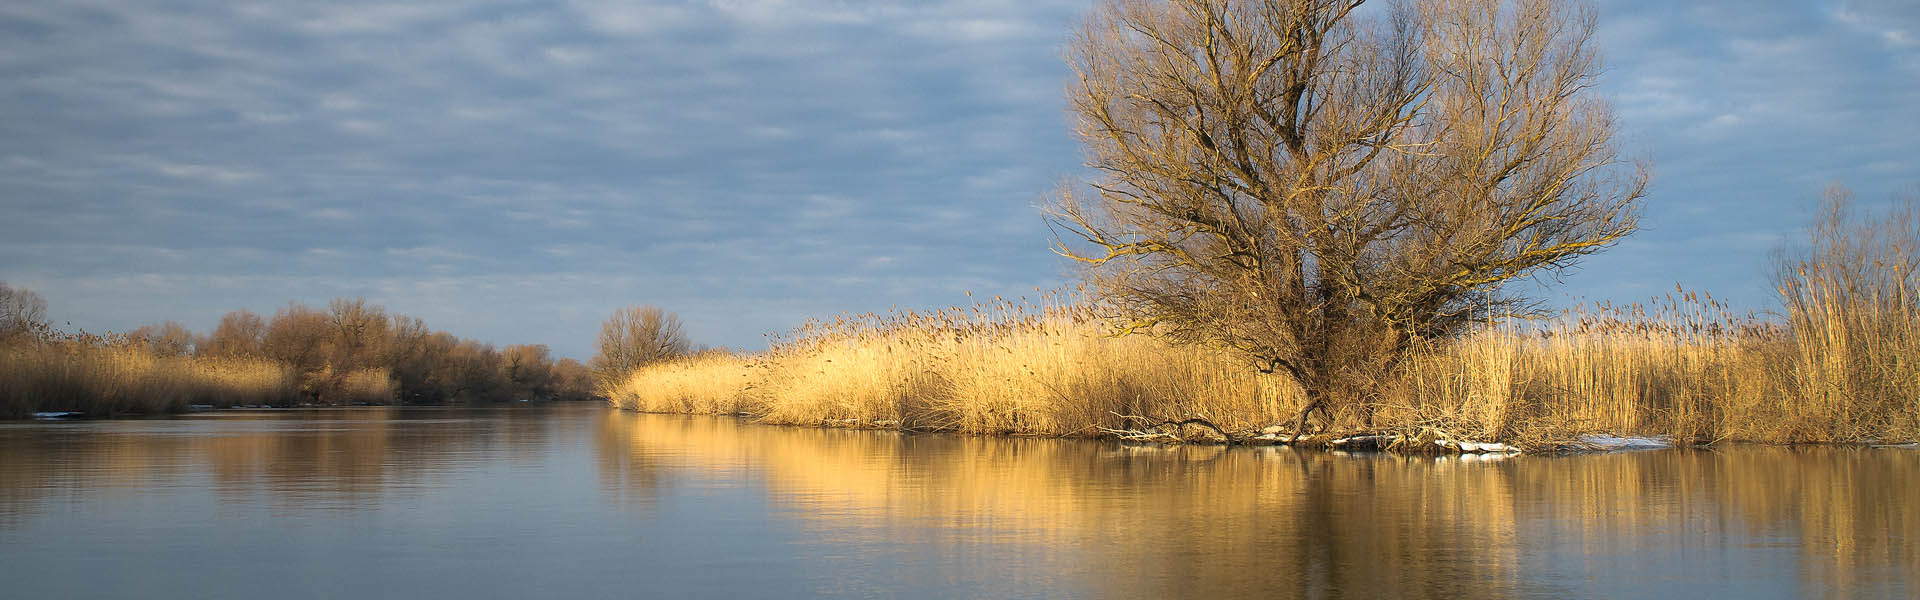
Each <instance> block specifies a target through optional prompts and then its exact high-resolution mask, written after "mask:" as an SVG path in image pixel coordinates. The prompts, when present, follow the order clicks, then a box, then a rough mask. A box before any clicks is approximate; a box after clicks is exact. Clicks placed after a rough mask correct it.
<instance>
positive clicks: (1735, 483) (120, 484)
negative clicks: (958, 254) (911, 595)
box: [0, 409, 1920, 598]
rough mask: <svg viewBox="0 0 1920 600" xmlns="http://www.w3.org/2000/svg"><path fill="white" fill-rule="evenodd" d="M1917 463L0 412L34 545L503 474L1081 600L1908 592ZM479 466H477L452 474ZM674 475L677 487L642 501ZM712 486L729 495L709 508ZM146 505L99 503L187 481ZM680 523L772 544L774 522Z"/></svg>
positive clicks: (616, 519)
mask: <svg viewBox="0 0 1920 600" xmlns="http://www.w3.org/2000/svg"><path fill="white" fill-rule="evenodd" d="M588 461H590V462H588ZM502 465H506V466H509V467H515V468H513V469H501V468H500V467H501V466H502ZM570 469H577V470H579V475H580V478H579V479H578V481H580V482H581V485H582V486H583V487H582V489H578V490H574V489H567V488H564V487H555V488H553V489H546V488H541V487H540V486H543V485H564V483H565V482H569V481H574V480H573V479H569V478H568V477H562V476H555V477H551V478H547V477H533V476H529V475H528V474H529V473H539V474H547V473H567V472H570V471H569V470H570ZM515 473H518V474H519V476H518V477H520V478H514V477H515V475H514V474H515ZM1916 481H1920V451H1915V450H1894V449H1851V448H1779V447H1734V448H1728V449H1725V450H1721V451H1714V452H1639V453H1627V454H1611V455H1592V456H1572V457H1520V458H1514V459H1507V460H1500V461H1475V460H1466V459H1457V458H1447V459H1434V458H1409V457H1394V456H1373V457H1356V456H1336V455H1332V454H1325V453H1311V452H1309V453H1296V452H1292V451H1289V450H1285V449H1271V448H1268V449H1249V448H1234V449H1225V448H1217V447H1175V448H1163V447H1154V446H1123V445H1117V444H1112V443H1104V442H1091V441H1076V440H1044V439H1008V438H981V437H965V436H951V435H900V434H895V433H887V432H872V431H846V430H822V429H811V428H796V427H769V426H759V425H751V424H747V423H745V422H743V421H740V420H736V419H727V418H711V417H687V416H670V415H638V414H632V413H618V412H611V411H587V410H570V411H568V410H557V411H551V412H549V411H540V410H532V411H513V410H505V411H490V412H489V411H480V412H460V411H444V410H442V411H408V410H392V409H371V410H365V411H312V412H299V411H270V412H259V413H227V414H222V415H218V416H212V415H198V416H194V417H191V418H186V419H159V420H149V421H103V422H94V423H75V424H57V425H45V424H6V425H0V534H6V533H7V532H8V531H20V530H21V529H22V527H21V524H22V523H28V522H36V523H37V524H38V527H39V528H41V529H46V528H52V530H51V531H49V532H46V533H49V534H51V535H53V536H54V537H56V538H57V537H58V535H59V531H62V529H61V527H62V525H61V524H62V523H71V519H86V518H87V515H86V512H85V511H87V510H95V509H98V508H99V507H101V506H103V505H101V504H98V503H93V502H92V501H91V500H93V499H99V498H103V497H104V498H114V497H133V496H135V495H139V494H147V495H148V496H149V497H150V498H175V497H177V496H180V495H183V494H184V495H187V496H186V497H189V498H204V499H205V500H204V502H205V503H212V504H218V505H229V504H230V505H236V506H238V505H260V506H265V507H268V508H269V510H268V512H269V513H281V514H285V513H296V512H297V513H302V514H309V513H310V511H316V510H318V511H326V512H329V513H332V514H344V515H359V514H364V511H367V510H368V509H375V508H379V507H381V506H382V505H383V503H387V504H392V503H394V502H396V501H405V500H410V499H418V498H417V497H416V496H417V495H419V494H421V493H422V491H421V490H426V489H441V490H447V489H461V490H467V489H484V490H490V491H491V492H492V493H497V494H502V495H504V496H503V497H502V498H498V499H496V500H497V502H496V503H495V504H496V505H495V506H491V507H489V509H490V510H496V509H497V510H506V511H513V510H521V509H522V508H521V507H525V508H524V510H537V511H546V513H545V514H547V515H558V514H560V511H563V510H566V509H567V508H568V507H570V506H587V507H592V506H595V505H598V506H607V507H610V508H616V509H617V508H619V507H630V508H634V509H637V510H635V511H626V510H612V511H610V512H601V513H595V512H590V511H589V512H579V513H577V514H580V515H583V517H582V518H592V519H594V520H597V521H606V522H607V523H608V525H607V529H608V530H609V531H612V532H613V533H615V534H618V535H619V536H625V537H620V538H619V539H622V540H624V539H629V538H630V539H638V540H646V539H649V537H650V536H657V537H659V538H660V539H675V538H672V537H671V534H669V533H663V532H661V531H662V530H659V529H652V528H653V527H656V526H657V523H655V522H654V520H655V519H668V520H672V519H690V518H691V519H701V518H705V517H710V516H712V515H711V514H704V513H700V512H699V511H703V510H704V511H709V512H711V511H717V510H749V511H762V510H764V511H766V512H767V513H768V516H766V517H765V518H764V519H763V520H764V521H765V522H767V523H770V525H767V526H769V527H785V526H787V525H788V524H791V525H792V527H794V528H795V529H796V530H797V531H798V542H799V543H798V545H795V546H793V548H792V552H795V553H819V554H828V555H839V554H844V553H848V552H855V553H858V552H891V553H900V554H908V555H912V556H913V557H914V558H912V559H911V560H903V561H894V562H885V561H880V562H875V563H872V564H884V565H894V566H900V565H904V566H905V567H907V570H910V571H911V572H910V573H891V572H887V573H874V574H870V575H871V577H873V578H903V579H899V580H897V581H894V582H892V585H893V586H895V587H893V588H886V589H905V590H912V589H916V588H917V587H918V586H919V585H924V584H918V585H917V584H916V583H915V582H917V581H920V580H918V579H915V578H917V577H945V578H949V579H950V580H951V581H956V582H961V583H963V584H964V583H966V582H976V581H978V580H979V579H981V578H991V579H993V580H996V581H1004V582H1014V584H1015V587H1014V589H1032V590H1033V595H1070V596H1093V597H1173V596H1181V597H1190V596H1203V595H1229V596H1246V595H1252V594H1256V593H1260V594H1266V595H1275V596H1281V597H1292V596H1315V597H1345V596H1366V595H1373V596H1387V597H1404V596H1425V597H1442V596H1447V597H1476V598H1520V597H1533V598H1543V597H1544V598H1553V597H1592V596H1611V597H1641V596H1647V595H1661V594H1671V593H1681V594H1688V595H1696V596H1697V595H1705V596H1710V597H1720V596H1729V595H1735V594H1749V595H1753V594H1757V595H1760V596H1771V597H1828V598H1849V597H1911V596H1912V595H1913V594H1914V593H1915V592H1916V589H1917V588H1915V584H1914V583H1913V582H1915V581H1916V580H1920V549H1917V548H1916V547H1917V546H1920V502H1914V501H1913V500H1912V498H1913V497H1915V496H1916V492H1920V485H1917V484H1916V483H1915V482H1916ZM477 482H484V483H486V484H488V485H479V486H475V485H466V484H475V483H477ZM456 484H460V485H456ZM528 485H532V486H533V487H535V488H540V489H523V488H526V487H527V486H528ZM596 485H597V486H598V489H597V493H598V497H597V498H596V497H595V493H596V490H595V486H596ZM715 490H719V492H716V491H715ZM203 492H204V494H203ZM196 494H200V495H196ZM515 494H520V495H515ZM716 494H717V495H716ZM761 496H764V498H763V499H762V498H761ZM443 497H444V494H443V495H442V497H436V498H443ZM669 497H671V498H675V499H676V500H687V499H692V500H693V502H686V501H677V502H676V503H674V504H671V505H663V504H661V503H660V501H661V499H663V498H669ZM721 497H724V498H731V499H733V500H734V503H733V504H727V505H725V506H727V507H728V508H724V509H722V508H712V507H708V506H707V502H706V501H707V499H710V498H721ZM742 497H747V498H752V500H751V501H749V502H745V503H741V502H739V501H738V499H739V498H742ZM534 498H540V499H550V500H551V502H550V503H545V504H542V503H536V502H533V500H532V499H534ZM135 500H138V499H137V498H136V499H135ZM455 500H457V499H455ZM153 502H154V503H152V504H149V503H147V502H144V501H130V502H122V503H117V504H110V505H111V506H117V507H127V508H141V507H149V506H151V507H161V506H187V507H196V506H200V505H201V503H202V502H203V501H202V500H191V501H184V502H180V503H173V504H164V503H160V501H159V500H153ZM516 502H525V504H515V503H516ZM401 503H402V504H405V502H401ZM50 507H64V508H62V509H58V510H56V509H51V508H50ZM743 507H744V508H743ZM109 510H110V509H109ZM689 511H692V512H689ZM154 514H155V515H159V516H162V517H166V518H173V516H172V515H169V514H168V513H159V512H157V513H154ZM402 514H406V513H404V511H402ZM480 514H489V515H494V514H498V515H502V516H501V517H500V518H501V519H503V520H502V521H501V522H500V523H491V522H490V523H487V524H472V526H473V527H477V528H482V529H485V528H496V529H497V528H499V527H512V526H513V525H514V523H516V522H519V521H518V520H516V518H515V516H514V515H519V516H521V518H524V513H513V512H505V513H496V512H487V511H480ZM586 515H590V517H587V516H586ZM116 516H124V515H116ZM207 518H218V514H217V513H216V514H214V515H210V516H209V517H207ZM35 519H39V520H38V521H34V520H35ZM708 520H711V519H708ZM349 522H351V521H349ZM561 522H563V523H564V522H565V521H561ZM702 522H706V521H702ZM753 522H756V523H758V522H760V521H753ZM538 533H539V532H532V533H530V534H529V535H537V534H538ZM23 535H26V537H22V538H21V539H46V538H40V537H33V536H36V535H40V534H38V533H33V534H31V535H28V534H23ZM692 535H697V536H700V539H701V540H702V542H703V543H715V544H756V543H758V544H778V543H791V542H787V541H780V540H785V539H786V538H783V537H780V536H782V535H785V534H781V533H777V532H769V533H767V534H766V538H765V539H758V538H755V539H745V540H738V539H732V540H711V539H708V538H710V537H712V536H711V535H708V534H705V533H704V532H696V533H694V534H692ZM622 543H625V542H622ZM783 548H784V547H783ZM849 549H851V550H849ZM876 549H878V550H876ZM779 551H785V550H779ZM772 556H776V557H777V556H779V554H778V552H775V553H773V554H772ZM788 556H793V555H788ZM862 564H867V563H862ZM742 568H748V569H756V568H765V565H761V566H752V565H749V566H746V567H742ZM640 571H641V570H640V569H639V568H638V567H636V571H635V572H636V574H641V575H643V574H642V573H641V572H640ZM841 575H842V573H839V572H836V573H835V574H834V576H835V577H839V576H841ZM856 575H858V574H856ZM1689 584H1691V587H1689ZM850 585H851V584H850ZM1743 586H1744V587H1743ZM848 589H850V590H855V591H857V590H859V589H876V588H859V587H850V588H848ZM963 589H964V588H963Z"/></svg>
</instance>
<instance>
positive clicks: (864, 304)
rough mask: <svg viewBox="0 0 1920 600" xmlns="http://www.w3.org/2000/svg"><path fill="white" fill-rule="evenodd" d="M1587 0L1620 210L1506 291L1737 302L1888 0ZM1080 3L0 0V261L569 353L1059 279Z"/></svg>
mask: <svg viewBox="0 0 1920 600" xmlns="http://www.w3.org/2000/svg"><path fill="white" fill-rule="evenodd" d="M1915 4H1916V3H1912V2H1905V1H1902V0H1878V1H1855V2H1837V1H1836V2H1770V3H1762V2H1753V1H1750V0H1708V1H1701V2H1668V1H1665V0H1654V1H1627V0H1605V1H1602V2H1600V3H1599V5H1598V8H1599V10H1600V13H1601V30H1600V38H1601V41H1602V43H1603V44H1604V47H1605V48H1606V52H1607V57H1608V68H1607V72H1606V75H1605V79H1604V80H1603V82H1602V89H1603V91H1604V92H1605V93H1607V94H1608V95H1610V96H1611V97H1612V98H1613V99H1614V102H1615V106H1616V109H1617V111H1618V113H1619V121H1620V126H1621V129H1622V135H1621V138H1620V139H1621V141H1622V142H1624V144H1623V145H1624V146H1625V147H1626V148H1627V149H1628V150H1629V151H1631V152H1633V153H1636V154H1641V155H1645V156H1647V157H1649V158H1650V159H1651V160H1652V161H1653V163H1654V165H1655V169H1656V178H1655V181H1654V184H1653V187H1652V189H1651V194H1650V196H1649V198H1648V201H1647V208H1646V216H1645V218H1644V220H1643V225H1644V228H1645V229H1644V231H1643V232H1642V233H1641V234H1640V235H1638V237H1636V238H1634V239H1632V240H1631V241H1629V242H1626V243H1625V244H1622V245H1621V246H1620V247H1618V248H1616V249H1615V250H1613V251H1612V252H1610V253H1609V254H1607V255H1605V256H1603V257H1599V258H1596V259H1593V260H1590V261H1588V262H1587V263H1586V264H1585V265H1584V267H1583V268H1582V269H1580V271H1579V272H1577V273H1575V274H1572V275H1571V276H1569V277H1567V278H1565V280H1564V281H1562V282H1561V283H1560V284H1559V285H1558V286H1556V287H1553V288H1551V290H1550V291H1547V292H1545V293H1544V295H1546V296H1547V297H1549V298H1551V299H1553V300H1554V301H1555V302H1558V303H1561V304H1566V303H1571V302H1574V301H1576V300H1578V299H1595V300H1615V301H1632V300H1637V299H1644V298H1647V297H1649V296H1653V295H1658V294H1660V293H1662V292H1664V291H1665V290H1668V289H1671V287H1672V286H1673V285H1674V283H1675V282H1683V283H1685V284H1686V285H1687V286H1688V287H1689V288H1693V289H1703V290H1708V291H1711V292H1713V293H1714V294H1715V295H1717V296H1721V297H1725V298H1729V299H1731V300H1733V301H1734V302H1735V303H1736V304H1737V305H1740V306H1742V307H1751V308H1759V309H1764V308H1767V307H1769V306H1770V298H1769V296H1768V295H1767V288H1768V286H1767V285H1766V284H1765V283H1764V281H1763V275H1764V265H1765V261H1766V256H1767V252H1768V250H1769V249H1770V248H1772V247H1773V246H1775V245H1776V244H1778V243H1779V242H1780V241H1781V240H1783V239H1787V238H1789V237H1791V236H1793V235H1795V232H1796V231H1797V230H1798V229H1799V228H1800V227H1801V226H1802V225H1803V223H1804V221H1805V217H1806V215H1807V214H1808V210H1809V201H1810V200H1811V199H1813V198H1815V197H1816V196H1817V195H1818V193H1819V191H1820V190H1821V189H1822V188H1823V187H1825V186H1826V185H1827V184H1828V183H1829V182H1833V181H1836V180H1840V181H1845V182H1846V183H1848V184H1849V185H1851V186H1852V187H1854V188H1855V189H1856V190H1857V191H1858V192H1859V194H1860V196H1861V198H1862V200H1864V201H1867V203H1868V204H1874V203H1884V202H1885V201H1887V200H1888V199H1889V198H1891V197H1892V196H1893V195H1894V194H1895V193H1896V192H1900V191H1903V190H1913V189H1916V188H1915V185H1916V184H1917V183H1920V113H1916V112H1915V110H1916V109H1915V107H1920V7H1916V5H1915ZM1089 5H1090V0H1080V1H1072V2H1035V1H1010V0H972V1H966V2H952V3H933V2H856V1H831V0H820V1H813V2H809V1H792V2H785V1H779V0H710V1H697V0H696V1H678V2H657V3H648V2H632V1H628V2H601V1H595V0H579V1H553V2H546V1H542V2H512V1H509V2H472V3H469V2H462V1H449V0H434V1H430V2H415V3H410V4H405V5H400V4H390V3H384V2H367V3H329V2H316V1H312V0H266V1H258V2H252V1H245V0H241V1H232V0H218V1H200V0H59V1H57V2H56V1H48V0H15V1H12V2H7V3H4V4H0V280H5V281H7V282H8V283H10V284H12V285H15V286H24V287H30V288H33V289H35V290H37V291H39V292H40V293H41V294H42V295H44V296H45V297H46V298H47V300H48V302H49V303H50V305H51V310H50V311H49V312H50V314H51V316H52V317H54V319H55V321H56V322H57V323H60V324H62V325H67V324H69V323H70V326H68V327H67V328H69V329H71V328H84V329H87V330H91V331H100V330H123V329H129V328H133V327H137V326H140V325H143V324H147V323H154V322H159V321H162V320H166V319H174V320H178V321H181V322H183V323H185V324H187V325H188V326H190V327H192V328H194V329H197V330H201V331H206V330H208V329H211V327H212V326H213V324H214V323H215V322H216V321H217V320H218V318H219V316H220V314H222V313H224V312H226V311H228V310H232V309H235V308H250V309H252V310H254V311H256V312H260V313H263V314H270V313H272V312H273V311H274V310H275V309H276V308H278V307H280V306H283V305H285V303H286V302H288V301H290V300H294V301H300V302H305V303H309V304H316V305H324V303H325V302H326V300H327V299H329V298H333V297H338V296H364V297H366V298H368V299H369V300H372V301H375V302H378V303H380V304H383V305H385V306H387V307H388V308H389V309H390V310H392V311H395V312H400V313H406V314H411V315H415V316H420V317H423V318H425V319H426V320H427V322H428V324H429V325H431V326H434V327H436V328H440V329H446V330H450V331H453V332H454V333H456V334H460V335H463V336H466V337H474V338H479V339H482V340H487V341H491V342H494V343H499V344H507V343H520V342H532V343H545V344H548V345H550V346H552V347H553V348H554V350H555V352H556V353H557V354H560V355H562V356H573V357H578V358H585V357H586V356H587V355H589V354H590V353H591V349H590V342H591V339H592V336H593V335H594V333H595V332H596V331H597V328H598V323H599V322H600V320H601V319H603V318H604V317H605V316H606V315H607V314H608V313H610V312H611V311H612V310H613V309H615V308H616V307H618V306H621V305H625V304H629V303H651V304H658V305H661V306H665V307H667V308H669V309H671V310H674V311H676V312H678V313H680V314H681V315H682V316H683V317H684V319H685V320H686V321H687V322H688V326H689V330H690V332H691V333H692V334H693V335H694V337H695V338H697V340H699V341H701V342H705V343H708V344H713V345H725V346H734V347H742V348H755V347H759V346H761V345H762V337H761V334H763V333H765V332H768V331H774V330H783V329H786V328H789V327H792V326H795V325H797V324H799V322H800V321H801V320H803V319H804V318H806V317H807V316H821V315H832V314H835V313H839V312H861V311H869V310H886V309H888V308H889V307H896V306H897V307H908V308H931V307H937V306H944V305H949V304H955V303H964V302H966V301H967V298H966V297H965V296H964V295H963V292H964V291H966V290H972V291H973V292H975V293H976V294H1007V295H1010V296H1017V295H1020V294H1028V295H1031V294H1032V292H1033V289H1034V288H1035V287H1036V286H1038V287H1041V288H1048V287H1055V286H1058V285H1061V284H1062V283H1063V282H1065V281H1068V280H1069V279H1070V275H1068V273H1069V270H1068V267H1067V266H1066V265H1064V264H1062V263H1061V262H1060V261H1059V259H1057V258H1056V257H1054V256H1053V255H1051V254H1050V253H1049V252H1048V251H1047V244H1048V236H1047V233H1046V228H1045V226H1044V224H1043V223H1042V222H1041V220H1040V215H1039V209H1038V208H1037V206H1039V205H1041V204H1043V203H1044V202H1045V201H1046V197H1047V193H1048V191H1049V190H1050V189H1052V188H1053V187H1054V186H1055V184H1056V183H1058V182H1059V181H1062V180H1064V179H1067V178H1073V177H1077V176H1080V175H1082V171H1081V166H1080V163H1081V157H1080V154H1079V150H1078V148H1077V146H1076V143H1075V141H1074V139H1073V138H1072V136H1071V134H1070V131H1069V130H1068V126H1067V122H1066V117H1065V113H1064V103H1063V101H1062V99H1061V91H1062V89H1063V85H1064V81H1065V76H1066V69H1065V67H1064V64H1063V62H1062V59H1061V45H1062V42H1063V41H1064V39H1065V37H1066V35H1067V33H1068V32H1069V31H1070V29H1071V28H1072V27H1073V26H1074V25H1075V24H1076V23H1078V22H1079V20H1080V19H1081V18H1082V15H1084V13H1085V12H1086V10H1087V9H1088V7H1089Z"/></svg>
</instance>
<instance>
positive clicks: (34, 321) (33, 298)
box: [0, 281, 48, 341]
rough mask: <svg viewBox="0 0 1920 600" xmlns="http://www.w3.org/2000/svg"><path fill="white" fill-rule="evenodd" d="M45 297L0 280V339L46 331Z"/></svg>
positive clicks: (10, 338) (5, 339)
mask: <svg viewBox="0 0 1920 600" xmlns="http://www.w3.org/2000/svg"><path fill="white" fill-rule="evenodd" d="M47 330H48V325H47V299H46V298H42V297H40V294H38V293H35V292H34V291H33V290H30V289H27V288H16V287H12V286H9V285H7V283H6V282H4V281H0V341H8V340H12V339H14V338H19V337H26V336H38V335H40V334H43V333H46V332H47Z"/></svg>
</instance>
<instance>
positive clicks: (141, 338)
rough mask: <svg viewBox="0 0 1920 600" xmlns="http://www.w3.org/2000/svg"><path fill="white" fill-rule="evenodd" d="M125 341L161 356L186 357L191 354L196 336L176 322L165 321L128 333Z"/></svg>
mask: <svg viewBox="0 0 1920 600" xmlns="http://www.w3.org/2000/svg"><path fill="white" fill-rule="evenodd" d="M127 340H128V341H131V342H133V343H135V344H138V345H140V346H143V347H145V348H146V349H147V350H148V351H150V352H152V353H154V354H158V355H161V356H186V355H188V354H191V353H193V351H194V347H195V342H196V341H198V336H195V335H194V334H193V331H192V330H189V329H187V326H185V325H181V324H180V323H179V322H178V321H167V322H165V323H161V324H159V325H147V326H144V327H141V328H139V329H135V330H133V331H131V332H128V333H127Z"/></svg>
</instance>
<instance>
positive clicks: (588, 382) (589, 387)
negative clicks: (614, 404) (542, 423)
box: [553, 358, 596, 400]
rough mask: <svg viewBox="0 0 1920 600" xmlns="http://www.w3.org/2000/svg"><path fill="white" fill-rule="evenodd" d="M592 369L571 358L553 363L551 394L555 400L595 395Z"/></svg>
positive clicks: (586, 398)
mask: <svg viewBox="0 0 1920 600" xmlns="http://www.w3.org/2000/svg"><path fill="white" fill-rule="evenodd" d="M595 393H596V392H595V390H594V385H593V371H591V370H589V369H587V366H586V365H583V364H580V361H577V360H574V359H571V358H562V359H560V360H559V361H556V362H554V363H553V396H554V399H556V400H590V399H592V398H593V397H594V396H595Z"/></svg>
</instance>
